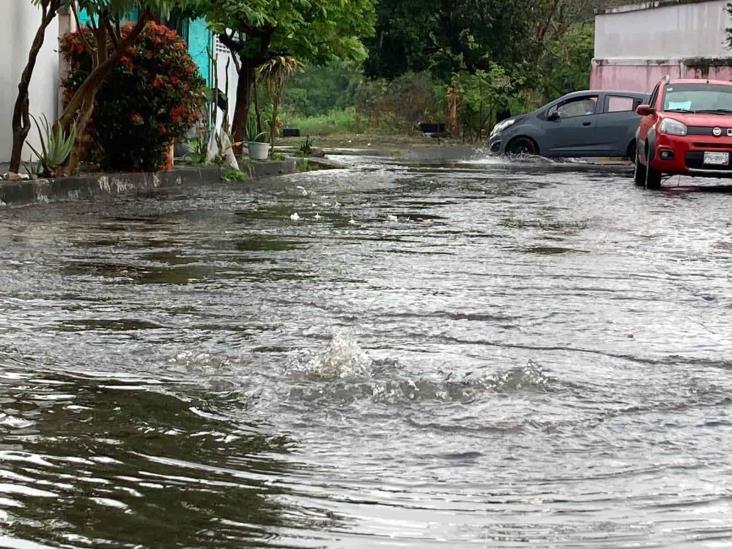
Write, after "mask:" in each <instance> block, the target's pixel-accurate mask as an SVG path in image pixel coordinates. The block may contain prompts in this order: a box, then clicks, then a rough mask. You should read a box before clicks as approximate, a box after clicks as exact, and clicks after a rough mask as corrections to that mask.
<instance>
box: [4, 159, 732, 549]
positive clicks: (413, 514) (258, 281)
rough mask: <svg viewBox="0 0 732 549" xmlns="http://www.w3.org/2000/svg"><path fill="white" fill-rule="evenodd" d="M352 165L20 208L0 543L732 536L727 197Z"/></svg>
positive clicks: (485, 172)
mask: <svg viewBox="0 0 732 549" xmlns="http://www.w3.org/2000/svg"><path fill="white" fill-rule="evenodd" d="M341 160H343V161H345V162H348V163H349V165H350V166H351V167H349V168H347V169H341V170H333V171H320V172H309V173H303V174H298V175H294V176H288V177H285V178H283V179H280V180H277V181H276V182H270V183H268V184H267V185H259V184H258V185H256V186H253V185H248V184H241V185H230V184H229V185H223V184H221V185H220V184H212V185H211V186H208V187H205V188H200V189H196V188H186V189H182V190H174V191H166V192H162V191H161V192H160V193H154V194H149V195H146V196H142V197H118V198H114V199H108V200H99V201H95V202H79V203H74V204H62V205H41V206H34V207H28V208H16V209H9V208H3V209H0V288H1V291H2V299H0V402H2V407H1V408H0V546H2V547H17V548H23V549H35V548H39V547H130V548H132V547H149V548H167V547H199V548H208V547H232V548H233V547H298V548H301V547H305V548H311V547H312V548H314V547H329V548H330V547H336V548H374V547H401V548H415V549H417V548H420V549H421V548H428V547H451V548H452V547H454V548H457V547H502V548H503V547H506V548H509V547H511V548H512V547H527V546H535V547H542V548H567V547H574V548H579V547H582V548H585V547H586V548H596V547H606V548H621V547H729V546H730V545H732V518H731V517H732V458H731V457H730V456H731V455H732V407H731V406H730V405H731V404H732V337H730V336H731V335H732V274H731V268H732V217H731V216H730V212H732V194H729V193H724V192H698V191H696V190H694V189H686V190H684V189H676V188H669V189H668V190H665V191H661V192H649V191H645V190H643V189H638V188H636V187H634V185H633V183H632V179H631V178H630V177H628V176H624V175H608V174H602V173H596V172H592V171H574V170H573V169H563V170H555V169H551V167H547V166H542V165H511V164H501V163H498V162H493V161H490V162H489V161H475V162H450V163H439V162H434V163H424V162H414V163H412V162H410V161H409V160H406V159H399V158H397V159H386V158H385V159H378V158H365V157H353V158H343V159H341ZM294 214H297V215H294ZM293 218H294V219H293Z"/></svg>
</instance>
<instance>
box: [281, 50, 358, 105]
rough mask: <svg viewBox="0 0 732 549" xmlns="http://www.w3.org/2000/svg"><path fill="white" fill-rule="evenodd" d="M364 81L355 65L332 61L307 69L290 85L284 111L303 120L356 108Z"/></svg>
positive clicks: (310, 66)
mask: <svg viewBox="0 0 732 549" xmlns="http://www.w3.org/2000/svg"><path fill="white" fill-rule="evenodd" d="M362 81H363V73H362V71H361V68H360V67H359V66H358V65H355V64H353V63H346V62H344V61H332V62H330V63H328V64H326V65H322V66H318V65H308V66H306V67H305V68H304V70H303V71H302V72H301V73H299V74H297V75H295V76H293V77H292V79H291V80H290V81H289V83H288V84H287V88H286V90H285V93H284V96H283V107H284V109H285V111H289V112H296V113H298V114H300V115H304V116H316V115H320V114H324V113H327V112H329V111H331V110H333V109H336V110H343V109H345V108H347V107H351V106H353V104H354V99H355V95H356V91H357V90H358V88H359V86H360V85H361V82H362Z"/></svg>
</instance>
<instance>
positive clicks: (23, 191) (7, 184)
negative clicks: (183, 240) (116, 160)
mask: <svg viewBox="0 0 732 549" xmlns="http://www.w3.org/2000/svg"><path fill="white" fill-rule="evenodd" d="M246 169H248V170H249V173H250V175H251V176H252V177H253V178H254V179H262V178H266V177H274V176H277V175H284V174H288V173H294V172H295V171H296V165H295V161H294V160H289V159H288V160H282V161H272V162H251V163H249V164H248V165H247V167H246ZM221 173H222V170H221V168H219V167H218V166H204V167H181V168H175V169H173V170H171V171H167V172H157V173H107V174H87V175H79V176H74V177H63V178H59V179H36V180H32V181H2V182H0V206H24V205H29V204H47V203H50V202H69V201H74V200H89V199H92V198H95V197H97V196H105V195H106V196H109V195H117V194H125V193H136V192H145V191H151V190H155V189H166V188H174V187H180V186H183V185H203V184H210V183H214V182H220V181H221Z"/></svg>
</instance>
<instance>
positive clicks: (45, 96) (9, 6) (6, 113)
mask: <svg viewBox="0 0 732 549" xmlns="http://www.w3.org/2000/svg"><path fill="white" fill-rule="evenodd" d="M40 21H41V11H40V9H39V8H35V7H33V6H32V5H31V3H30V2H28V0H0V23H1V24H2V32H0V162H7V160H8V159H9V158H10V150H11V147H12V142H13V138H12V137H13V133H12V128H11V119H12V113H13V106H14V105H15V99H16V97H17V94H18V82H19V81H20V75H21V73H22V72H23V69H24V67H25V64H26V62H27V59H28V50H29V49H30V46H31V43H32V42H33V37H34V36H35V33H36V30H37V29H38V26H39V23H40ZM58 34H59V27H58V20H54V22H53V23H51V25H50V26H49V27H48V30H47V31H46V40H45V42H44V45H43V49H42V50H41V53H40V55H39V56H38V62H37V64H36V68H35V71H34V73H33V80H32V81H31V87H30V112H31V114H34V115H36V116H38V115H40V114H45V115H46V116H47V117H48V118H49V120H50V121H53V120H55V118H56V115H57V112H58V89H59V76H58V65H59V58H58V53H57V52H58ZM36 133H37V132H36V130H35V128H33V129H32V130H31V132H30V136H29V137H30V138H31V141H32V142H33V143H34V144H35V143H36V142H37V140H36ZM26 149H27V147H26ZM29 156H30V151H28V150H26V152H25V153H24V155H23V158H24V159H26V158H29Z"/></svg>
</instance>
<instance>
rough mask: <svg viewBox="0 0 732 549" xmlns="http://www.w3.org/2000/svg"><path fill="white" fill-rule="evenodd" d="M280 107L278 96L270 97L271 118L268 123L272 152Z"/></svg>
mask: <svg viewBox="0 0 732 549" xmlns="http://www.w3.org/2000/svg"><path fill="white" fill-rule="evenodd" d="M279 109H280V96H279V95H275V96H274V97H272V120H271V121H270V123H269V144H270V146H271V150H272V151H273V152H274V146H275V138H276V137H277V116H278V111H279Z"/></svg>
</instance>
